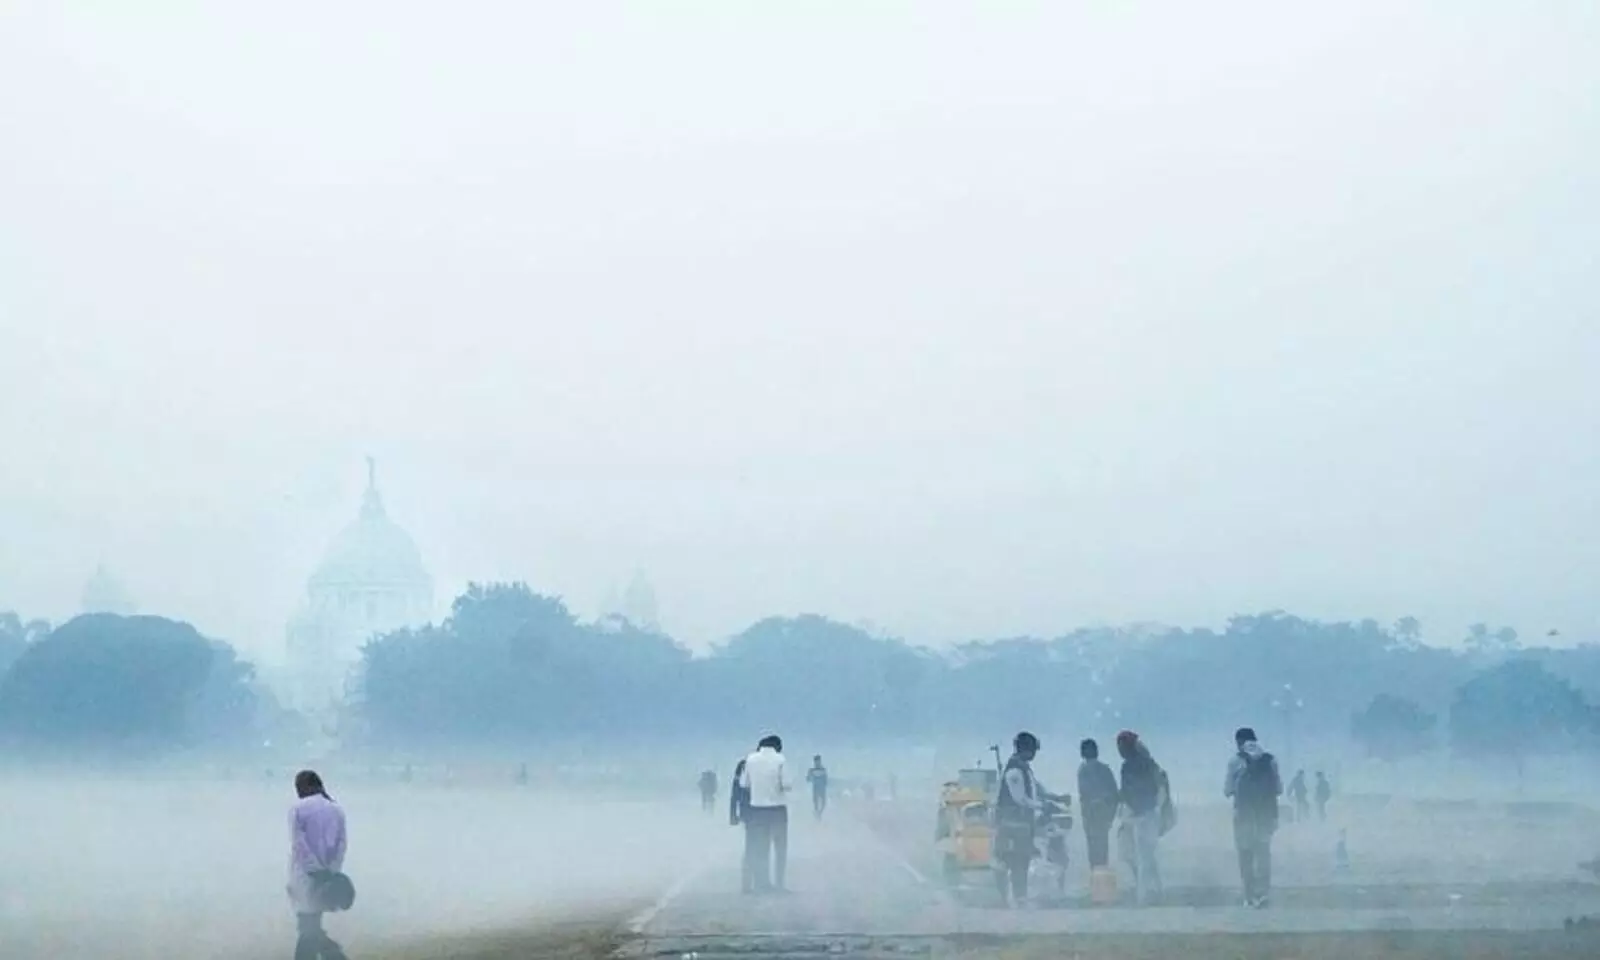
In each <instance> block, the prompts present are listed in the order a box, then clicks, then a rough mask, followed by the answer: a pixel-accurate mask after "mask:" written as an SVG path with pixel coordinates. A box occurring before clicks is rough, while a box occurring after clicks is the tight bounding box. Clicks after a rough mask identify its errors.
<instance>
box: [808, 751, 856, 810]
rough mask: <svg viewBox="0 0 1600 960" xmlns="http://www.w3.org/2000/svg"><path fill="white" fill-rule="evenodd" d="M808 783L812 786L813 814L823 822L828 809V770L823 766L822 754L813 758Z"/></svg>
mask: <svg viewBox="0 0 1600 960" xmlns="http://www.w3.org/2000/svg"><path fill="white" fill-rule="evenodd" d="M806 783H809V784H811V812H812V814H814V815H815V816H816V818H817V819H818V820H821V819H822V813H823V811H824V810H827V809H828V768H827V767H824V766H823V765H822V754H820V753H819V754H817V755H816V756H814V757H812V758H811V769H810V770H807V771H806ZM846 809H847V810H848V808H846Z"/></svg>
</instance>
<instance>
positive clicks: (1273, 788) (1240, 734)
mask: <svg viewBox="0 0 1600 960" xmlns="http://www.w3.org/2000/svg"><path fill="white" fill-rule="evenodd" d="M1233 742H1234V745H1235V746H1236V747H1237V748H1238V749H1237V752H1235V753H1234V755H1233V759H1231V760H1229V761H1228V775H1227V779H1226V780H1224V781H1223V785H1222V795H1223V796H1225V797H1227V798H1228V799H1230V800H1232V801H1233V845H1234V847H1235V848H1236V849H1237V850H1238V852H1239V880H1240V882H1241V883H1242V884H1243V886H1244V905H1245V906H1247V907H1253V908H1255V909H1258V910H1259V909H1263V908H1265V907H1266V906H1267V902H1268V900H1269V898H1270V897H1271V896H1272V835H1273V834H1274V833H1276V832H1277V830H1278V798H1279V797H1281V796H1282V795H1283V780H1282V778H1281V777H1280V776H1279V775H1278V761H1277V760H1275V759H1274V758H1273V756H1272V754H1270V753H1267V752H1266V751H1265V750H1263V749H1261V744H1260V743H1258V742H1257V741H1256V732H1255V731H1254V730H1252V729H1251V728H1249V727H1240V728H1239V729H1238V730H1237V731H1235V732H1234V735H1233Z"/></svg>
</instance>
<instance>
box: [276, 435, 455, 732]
mask: <svg viewBox="0 0 1600 960" xmlns="http://www.w3.org/2000/svg"><path fill="white" fill-rule="evenodd" d="M432 616H433V578H432V577H430V576H429V575H428V571H427V569H426V568H425V567H424V566H423V565H422V554H421V552H420V551H418V550H417V545H416V543H415V542H414V541H413V540H412V539H411V535H410V534H408V533H406V532H405V531H404V530H403V529H401V528H400V527H399V526H398V525H396V524H395V523H394V522H393V521H392V520H390V519H389V515H388V513H387V512H386V511H385V510H384V508H383V498H382V497H381V496H380V495H379V494H378V481H377V471H376V468H375V466H374V464H373V462H372V460H371V458H368V460H367V490H366V493H365V494H364V495H363V496H362V499H361V513H360V514H359V515H358V516H357V517H356V519H355V522H354V523H351V524H350V525H349V526H347V527H345V528H344V529H343V530H341V531H340V532H339V535H338V536H336V537H334V539H333V543H332V544H331V545H330V546H329V547H328V551H327V553H326V554H325V555H324V556H323V558H322V562H321V563H320V564H318V565H317V568H316V571H315V572H314V573H312V574H311V578H310V579H309V580H308V581H307V582H306V598H305V602H304V604H303V605H302V607H301V610H300V612H299V613H298V614H296V615H295V617H294V619H293V620H292V621H290V623H289V630H288V644H287V650H286V657H285V667H286V671H287V677H286V678H285V679H286V681H287V683H286V685H287V687H288V690H287V691H286V692H287V693H288V694H289V699H290V701H291V703H292V705H293V706H295V707H297V708H299V709H301V710H308V711H320V710H323V709H325V708H327V707H329V706H331V705H332V704H333V703H334V702H335V701H337V700H339V699H340V698H341V697H343V696H344V695H345V693H346V691H347V690H348V689H349V684H350V682H351V680H352V679H354V674H355V667H356V666H357V664H359V663H360V660H361V647H362V646H363V645H364V644H365V643H366V642H367V641H368V640H370V639H371V638H372V637H373V636H374V635H376V634H379V633H385V632H388V631H390V630H395V629H398V628H400V627H407V626H415V625H419V624H422V623H426V622H427V621H428V620H429V619H430V618H431V617H432Z"/></svg>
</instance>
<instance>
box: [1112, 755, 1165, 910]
mask: <svg viewBox="0 0 1600 960" xmlns="http://www.w3.org/2000/svg"><path fill="white" fill-rule="evenodd" d="M1117 753H1119V754H1121V756H1122V786H1121V788H1120V790H1119V791H1118V799H1119V800H1120V801H1121V802H1122V806H1123V809H1124V811H1125V813H1124V817H1125V819H1126V820H1127V822H1128V823H1129V824H1130V826H1131V828H1132V833H1133V848H1134V863H1135V870H1134V890H1135V894H1136V897H1137V900H1138V904H1139V906H1141V907H1148V906H1154V905H1155V904H1157V903H1159V902H1160V900H1161V894H1162V888H1161V865H1160V863H1159V861H1158V859H1157V844H1158V843H1159V842H1160V840H1161V820H1162V808H1163V807H1164V806H1165V803H1164V802H1163V801H1164V797H1163V787H1162V784H1163V781H1164V779H1165V774H1164V773H1163V772H1162V770H1161V766H1160V765H1159V764H1157V763H1156V761H1155V758H1154V757H1152V756H1151V755H1150V748H1149V747H1147V746H1145V744H1144V741H1142V740H1140V739H1139V735H1138V734H1137V733H1134V732H1133V731H1132V730H1124V731H1122V732H1121V733H1119V734H1117Z"/></svg>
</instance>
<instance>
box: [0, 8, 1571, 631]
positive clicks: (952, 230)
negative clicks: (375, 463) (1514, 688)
mask: <svg viewBox="0 0 1600 960" xmlns="http://www.w3.org/2000/svg"><path fill="white" fill-rule="evenodd" d="M1400 6H1404V7H1405V8H1406V9H1396V8H1397V7H1400ZM1597 30H1600V8H1597V7H1596V6H1595V5H1594V4H1592V3H1586V2H1582V0H1573V2H1551V3H1544V4H1537V5H1518V4H1503V3H1488V2H1481V3H1463V2H1459V0H1458V2H1438V3H1432V4H1422V3H1418V4H1407V5H1396V4H1388V3H1380V2H1368V3H1339V4H1318V5H1293V6H1292V7H1284V6H1281V5H1274V4H1257V5H1243V6H1233V7H1228V8H1218V7H1215V6H1211V5H1202V4H1165V5H1157V4H1134V3H1117V2H1101V3H1086V4H1065V3H1045V2H1038V3H1024V2H1013V3H994V4H982V5H980V4H976V3H974V4H971V5H960V6H958V5H940V4H928V3H914V4H913V3H899V4H870V5H869V4H855V3H851V4H843V3H840V4H807V5H804V6H802V5H799V4H795V5H791V6H789V7H787V8H786V9H783V10H780V9H777V6H776V5H769V4H748V5H740V4H732V3H728V4H709V3H675V4H642V3H641V4H635V5H630V6H626V7H623V6H616V5H611V4H603V3H584V4H556V3H548V4H515V3H499V4H489V3H482V4H455V5H438V4H422V3H398V4H397V3H384V4H378V3H370V2H368V3H343V4H333V5H323V4H310V3H286V4H272V5H267V6H261V5H245V6H240V5H215V4H212V5H202V4H185V3H177V2H166V3H157V2H151V3H141V4H123V3H111V2H101V3H88V2H83V3H74V4H63V3H54V2H46V0H39V2H28V0H22V2H13V3H8V4H6V5H5V6H4V8H3V9H0V121H3V122H0V445H3V448H4V451H5V455H6V461H7V468H6V469H5V470H3V471H0V607H7V606H11V607H16V608H19V609H21V610H22V611H24V612H25V613H29V614H33V615H45V616H50V617H53V618H61V617H65V616H67V615H69V614H71V613H72V612H74V610H75V608H76V605H77V600H78V595H79V591H80V590H81V587H82V585H83V582H84V580H85V579H86V578H87V577H88V575H89V574H90V573H91V572H92V570H93V569H94V566H95V564H96V563H100V562H104V563H106V564H108V565H109V566H110V567H111V568H113V569H114V570H115V571H116V572H117V573H118V574H119V575H120V576H121V578H122V579H123V581H124V582H125V584H126V585H127V587H128V589H129V590H130V592H131V593H132V594H133V595H134V596H135V598H136V599H137V600H138V602H139V604H140V606H141V607H142V609H144V610H145V611H149V612H159V613H163V614H167V615H172V616H178V617H183V618H187V619H190V620H192V621H193V622H195V623H196V625H197V626H199V627H200V628H201V629H202V630H205V631H207V632H209V633H212V634H215V635H220V636H223V637H225V638H228V639H230V640H233V641H234V642H236V643H238V644H239V645H240V646H241V647H242V648H244V649H245V650H246V651H248V652H250V653H253V654H258V655H269V656H271V655H275V654H276V652H277V650H278V648H279V646H280V645H281V641H282V624H283V622H284V620H285V619H286V618H287V617H288V616H289V614H290V613H291V611H292V609H293V607H294V604H295V603H296V601H297V600H298V598H299V595H300V592H301V590H302V584H303V581H304V578H305V576H306V575H307V574H308V573H309V572H310V570H311V568H312V567H313V566H314V565H315V563H316V561H317V558H318V556H319V555H320V553H321V551H322V549H323V547H324V546H325V544H326V542H327V540H328V539H329V538H330V537H331V536H332V535H333V534H334V532H335V531H336V530H337V528H338V527H339V526H340V525H341V524H342V523H344V522H345V521H346V520H348V519H349V518H351V517H353V516H354V514H355V511H356V507H357V504H358V499H359V493H360V488H361V485H362V483H363V481H364V467H363V464H362V460H361V458H362V456H363V455H365V454H368V453H371V454H373V455H374V456H376V457H377V458H378V460H379V466H380V476H381V481H382V483H383V486H384V491H385V495H386V500H387V502H388V505H389V508H390V512H391V515H392V516H393V517H394V518H395V519H396V520H397V521H399V522H400V523H401V524H402V525H404V526H405V527H406V528H407V529H408V530H409V531H410V532H411V533H412V535H413V536H414V537H415V538H416V540H417V541H418V544H419V545H420V547H421V549H422V551H423V554H424V557H425V559H426V561H427V563H428V565H429V567H430V568H431V570H432V572H433V573H434V576H435V578H436V580H437V581H438V583H439V588H438V591H437V592H438V596H439V601H440V604H441V607H442V606H443V604H445V603H446V602H447V600H448V598H449V596H450V595H451V592H452V591H453V590H454V589H455V588H456V587H458V586H459V585H460V584H461V583H462V582H463V581H465V580H466V579H468V578H473V579H496V578H525V579H528V580H529V581H531V582H532V583H533V584H535V585H536V586H537V587H539V588H541V589H544V590H548V591H552V592H556V593H560V594H563V595H565V596H566V597H567V599H568V600H569V602H570V603H571V604H572V605H573V606H574V607H575V608H576V609H577V610H578V611H580V612H581V613H585V614H589V613H592V612H593V610H594V606H595V604H596V602H597V601H598V600H599V599H600V598H601V597H602V596H603V595H604V593H605V592H606V590H607V588H608V587H609V586H611V585H612V584H621V583H623V582H625V580H626V578H627V576H628V575H629V573H630V572H631V571H632V570H633V569H634V568H635V567H640V568H643V569H644V570H646V571H647V572H648V573H649V575H650V577H651V579H652V580H653V582H654V584H655V586H656V589H657V592H658V594H659V595H660V598H661V604H662V614H663V619H664V621H665V624H666V626H667V627H668V628H669V629H670V630H672V631H673V632H674V633H676V634H678V635H679V636H681V637H683V638H684V639H686V640H689V641H691V642H696V643H703V642H705V641H708V640H712V639H715V638H718V637H721V636H724V635H726V634H728V633H730V632H732V631H734V630H737V629H739V628H740V627H742V626H744V625H745V624H746V623H748V622H749V621H750V620H752V619H754V618H756V617H758V616H761V615H765V614H769V613H792V612H799V611H816V612H822V613H828V614H831V615H834V616H838V617H840V618H843V619H846V620H856V619H870V620H871V621H874V622H876V623H878V624H880V625H882V626H883V627H884V628H886V629H889V630H892V631H895V632H899V633H902V634H905V635H909V636H911V637H912V638H915V639H920V640H928V641H945V640H951V639H956V638H962V637H967V636H972V635H979V634H981V635H999V634H1008V633H1019V632H1035V633H1052V632H1055V631H1059V630H1062V629H1065V628H1067V627H1069V626H1072V625H1076V624H1080V623H1084V622H1090V621H1106V620H1109V621H1122V620H1129V619H1139V620H1164V621H1168V622H1178V623H1193V622H1218V621H1220V620H1221V619H1223V618H1225V617H1226V616H1227V615H1229V614H1231V613H1234V612H1237V611H1246V610H1258V609H1264V608H1272V607H1286V608H1290V609H1293V610H1295V611H1297V612H1301V613H1305V614H1308V615H1314V616H1328V617H1360V616H1367V615H1372V616H1378V617H1382V618H1385V619H1387V618H1393V617H1396V616H1400V615H1402V614H1408V613H1410V614H1415V615H1417V616H1419V617H1422V618H1423V620H1424V622H1425V624H1426V625H1427V626H1428V627H1429V628H1430V629H1429V631H1428V634H1429V638H1430V639H1432V640H1453V639H1455V638H1456V637H1457V636H1459V634H1460V631H1461V629H1462V626H1463V625H1464V624H1465V623H1467V622H1469V621H1473V620H1479V619H1484V620H1489V621H1491V622H1496V623H1504V622H1509V623H1512V624H1514V625H1517V626H1519V627H1521V628H1522V629H1524V631H1525V632H1528V631H1533V630H1537V631H1538V632H1540V633H1542V632H1543V628H1544V627H1546V626H1561V627H1563V628H1564V629H1565V630H1566V631H1567V633H1568V635H1569V636H1572V635H1574V634H1585V633H1587V634H1589V635H1591V636H1595V637H1597V638H1600V616H1597V611H1596V605H1595V602H1594V601H1593V599H1592V595H1593V584H1594V570H1595V568H1596V563H1597V561H1600V547H1597V546H1596V544H1597V542H1600V541H1597V532H1600V531H1597V523H1596V521H1597V519H1600V508H1597V506H1596V503H1597V497H1596V489H1597V486H1600V459H1597V454H1596V452H1595V451H1596V447H1595V437H1596V436H1597V427H1600V402H1597V401H1600V385H1597V384H1596V383H1595V380H1594V376H1593V372H1594V370H1595V362H1596V360H1597V359H1600V333H1597V331H1596V320H1595V313H1596V306H1597V301H1600V296H1597V294H1596V280H1595V277H1596V275H1597V274H1596V267H1597V263H1596V253H1595V251H1596V249H1597V248H1600V230H1597V228H1596V224H1597V223H1600V199H1597V198H1600V149H1597V148H1600V119H1597V109H1596V106H1595V102H1596V97H1595V91H1596V89H1597V82H1600V42H1597V40H1596V38H1597V37H1600V32H1597Z"/></svg>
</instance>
